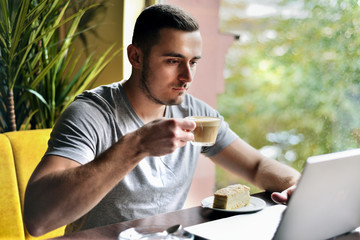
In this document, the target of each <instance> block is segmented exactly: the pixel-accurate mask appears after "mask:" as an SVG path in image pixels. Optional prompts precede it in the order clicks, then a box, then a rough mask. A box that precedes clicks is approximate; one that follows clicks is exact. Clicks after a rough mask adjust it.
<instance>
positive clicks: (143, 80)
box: [140, 63, 190, 105]
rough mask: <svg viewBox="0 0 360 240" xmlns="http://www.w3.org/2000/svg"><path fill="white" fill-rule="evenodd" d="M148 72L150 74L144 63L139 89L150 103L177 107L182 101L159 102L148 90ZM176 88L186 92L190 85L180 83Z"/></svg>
mask: <svg viewBox="0 0 360 240" xmlns="http://www.w3.org/2000/svg"><path fill="white" fill-rule="evenodd" d="M149 72H150V70H149V65H148V64H147V63H144V69H143V70H142V72H141V79H140V88H141V90H142V91H143V93H144V94H145V95H146V96H147V98H148V99H149V100H150V101H152V102H154V103H157V104H160V105H178V104H180V103H181V102H182V100H181V101H179V100H178V98H177V99H168V100H161V99H159V98H158V97H156V96H155V95H154V94H153V93H152V91H151V90H150V88H149V81H148V79H149V78H148V76H149ZM177 87H184V88H186V90H187V89H188V88H189V87H190V83H182V84H181V85H180V86H177Z"/></svg>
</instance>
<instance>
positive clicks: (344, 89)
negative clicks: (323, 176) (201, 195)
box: [217, 0, 360, 185]
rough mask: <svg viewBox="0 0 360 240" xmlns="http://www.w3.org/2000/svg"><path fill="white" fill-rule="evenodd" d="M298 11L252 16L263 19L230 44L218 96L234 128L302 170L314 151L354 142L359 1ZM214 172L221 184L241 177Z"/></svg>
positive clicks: (359, 117)
mask: <svg viewBox="0 0 360 240" xmlns="http://www.w3.org/2000/svg"><path fill="white" fill-rule="evenodd" d="M294 2H296V1H285V2H284V5H286V4H289V3H290V4H291V3H294ZM297 2H301V1H297ZM301 12H302V13H304V14H303V17H296V18H295V17H294V18H285V17H282V16H277V17H271V18H270V17H269V18H263V19H261V20H259V19H257V20H256V23H254V26H255V25H256V26H265V27H263V28H262V29H261V28H260V29H261V30H259V28H256V27H254V30H253V31H252V32H251V36H252V38H251V40H250V41H247V42H241V41H239V42H237V43H235V44H234V45H233V46H232V47H231V49H230V50H229V54H228V56H227V66H226V68H227V69H226V71H227V76H228V77H227V78H226V91H225V93H224V94H222V95H221V96H219V98H218V99H219V100H218V109H219V111H220V112H221V113H222V114H223V115H224V117H225V119H227V121H228V122H229V124H230V126H232V128H233V130H234V131H235V132H237V133H238V134H239V135H240V136H241V137H242V138H243V139H244V140H246V141H247V142H249V143H250V144H251V145H253V146H254V147H256V148H257V149H262V150H265V149H269V147H270V148H271V147H272V149H273V150H274V149H275V150H278V151H277V154H276V159H277V160H279V161H282V162H285V163H286V164H288V165H291V166H293V167H294V168H296V169H297V170H299V171H301V170H302V169H303V166H304V163H305V160H306V158H307V157H309V156H311V155H315V154H324V153H329V152H334V151H341V150H345V149H349V148H357V147H359V130H358V129H359V127H360V111H359V110H360V84H359V83H360V6H359V3H358V1H350V0H344V1H336V0H335V1H330V0H323V1H317V0H308V1H304V2H303V6H302V9H301ZM241 21H243V20H242V19H230V20H229V21H228V22H225V23H224V26H225V28H226V26H230V25H231V26H234V25H236V24H239V25H240V24H241ZM250 31H251V30H250ZM241 37H242V36H241V34H240V40H241ZM217 174H218V178H219V181H218V182H219V184H220V185H226V184H229V182H228V181H238V180H234V179H233V180H223V179H224V177H223V175H224V174H223V172H222V171H221V170H218V172H217Z"/></svg>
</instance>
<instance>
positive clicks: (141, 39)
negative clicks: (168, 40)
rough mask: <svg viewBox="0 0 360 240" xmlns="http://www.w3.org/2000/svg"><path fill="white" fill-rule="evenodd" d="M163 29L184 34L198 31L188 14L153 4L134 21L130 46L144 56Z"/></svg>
mask: <svg viewBox="0 0 360 240" xmlns="http://www.w3.org/2000/svg"><path fill="white" fill-rule="evenodd" d="M163 28H174V29H177V30H181V31H186V32H194V31H197V30H199V24H198V22H197V21H196V19H195V18H194V17H193V16H191V15H190V14H189V13H187V12H186V11H184V10H183V9H180V8H179V7H176V6H173V5H167V4H155V5H152V6H150V7H147V8H145V9H144V10H143V11H142V13H141V14H140V15H139V17H138V18H137V20H136V23H135V28H134V34H133V38H132V44H134V45H135V46H137V47H139V48H140V49H141V50H142V51H144V52H145V54H147V53H149V52H150V49H151V47H152V46H154V45H155V44H156V43H157V41H158V38H159V31H160V30H161V29H163Z"/></svg>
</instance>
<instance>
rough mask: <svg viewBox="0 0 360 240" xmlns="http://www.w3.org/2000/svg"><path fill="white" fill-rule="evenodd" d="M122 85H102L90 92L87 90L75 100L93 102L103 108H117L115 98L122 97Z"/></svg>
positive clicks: (118, 83)
mask: <svg viewBox="0 0 360 240" xmlns="http://www.w3.org/2000/svg"><path fill="white" fill-rule="evenodd" d="M121 88H122V86H121V83H120V82H114V83H111V84H108V85H101V86H98V87H95V88H93V89H90V90H86V91H84V92H83V93H81V94H80V95H78V96H77V97H76V99H75V100H82V101H85V102H92V103H95V104H97V105H100V106H102V107H104V106H107V107H110V108H115V105H116V102H115V98H118V97H119V96H121Z"/></svg>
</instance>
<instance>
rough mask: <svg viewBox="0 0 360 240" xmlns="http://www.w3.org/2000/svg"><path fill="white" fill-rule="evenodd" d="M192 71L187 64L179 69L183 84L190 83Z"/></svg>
mask: <svg viewBox="0 0 360 240" xmlns="http://www.w3.org/2000/svg"><path fill="white" fill-rule="evenodd" d="M193 73H194V69H192V68H191V65H190V64H189V63H184V64H183V65H182V67H181V72H180V80H181V81H183V82H192V80H193V75H194V74H193Z"/></svg>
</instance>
